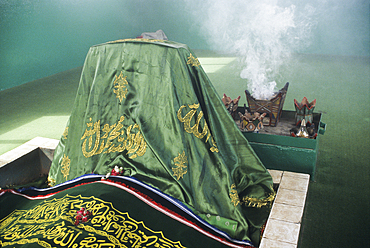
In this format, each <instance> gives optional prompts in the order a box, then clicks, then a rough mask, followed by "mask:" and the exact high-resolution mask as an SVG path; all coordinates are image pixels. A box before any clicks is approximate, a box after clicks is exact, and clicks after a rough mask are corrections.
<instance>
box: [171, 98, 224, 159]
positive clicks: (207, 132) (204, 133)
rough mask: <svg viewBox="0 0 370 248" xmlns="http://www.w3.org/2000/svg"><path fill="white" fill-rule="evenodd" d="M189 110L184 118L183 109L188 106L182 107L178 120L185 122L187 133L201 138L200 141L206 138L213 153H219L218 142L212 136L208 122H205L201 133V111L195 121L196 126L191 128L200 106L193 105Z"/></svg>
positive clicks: (178, 113) (178, 112)
mask: <svg viewBox="0 0 370 248" xmlns="http://www.w3.org/2000/svg"><path fill="white" fill-rule="evenodd" d="M188 106H189V108H191V110H190V111H189V112H188V113H187V114H186V115H185V116H184V117H182V116H181V112H182V109H183V108H186V105H182V106H181V107H180V109H179V110H178V111H177V118H178V119H179V121H181V122H183V123H184V129H185V131H186V132H187V133H192V134H194V136H195V137H197V138H199V139H202V138H204V137H206V136H207V137H206V140H205V143H207V142H209V143H210V144H211V148H210V150H211V152H218V148H217V145H216V142H215V141H214V139H213V137H212V135H211V132H210V130H209V128H208V125H207V122H206V121H205V120H204V121H203V122H204V125H203V130H202V132H199V127H200V126H201V120H202V117H203V111H200V112H199V114H198V116H197V120H196V121H195V124H194V125H193V126H192V127H191V124H190V123H191V122H192V120H193V117H194V115H195V113H196V112H197V109H198V108H199V106H200V105H199V104H192V105H188Z"/></svg>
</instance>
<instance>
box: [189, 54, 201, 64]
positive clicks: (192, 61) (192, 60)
mask: <svg viewBox="0 0 370 248" xmlns="http://www.w3.org/2000/svg"><path fill="white" fill-rule="evenodd" d="M187 64H188V65H192V66H196V67H199V65H200V63H199V60H198V58H195V57H194V56H193V54H191V53H190V56H189V57H188V62H187Z"/></svg>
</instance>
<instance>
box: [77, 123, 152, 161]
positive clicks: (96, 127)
mask: <svg viewBox="0 0 370 248" xmlns="http://www.w3.org/2000/svg"><path fill="white" fill-rule="evenodd" d="M124 120H125V117H124V116H121V117H120V119H119V121H118V122H117V123H114V124H113V125H109V124H105V125H104V126H103V128H100V120H98V121H97V122H94V123H93V122H92V119H91V118H90V119H89V121H90V122H88V123H86V126H87V128H86V130H85V132H84V134H83V136H82V138H81V140H84V141H83V143H82V153H83V155H84V156H85V157H86V158H89V157H91V156H94V155H98V154H101V153H111V152H123V151H125V150H126V151H127V153H126V154H130V156H129V158H130V159H134V158H136V157H137V156H143V155H144V154H145V152H146V147H147V144H146V142H145V140H144V137H143V135H142V133H141V131H140V127H139V125H138V124H131V125H130V126H128V127H127V129H126V130H124V129H123V124H122V122H123V121H124ZM101 134H103V135H101ZM125 136H126V137H125ZM93 137H95V138H93ZM117 143H118V145H117Z"/></svg>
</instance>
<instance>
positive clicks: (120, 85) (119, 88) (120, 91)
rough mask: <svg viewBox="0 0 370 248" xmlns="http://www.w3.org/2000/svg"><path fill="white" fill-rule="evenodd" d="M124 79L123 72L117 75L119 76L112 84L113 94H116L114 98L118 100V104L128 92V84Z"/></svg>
mask: <svg viewBox="0 0 370 248" xmlns="http://www.w3.org/2000/svg"><path fill="white" fill-rule="evenodd" d="M126 78H127V76H126V77H123V72H122V71H121V73H120V74H119V76H118V77H117V76H116V79H115V80H114V82H113V85H114V88H115V89H113V92H114V94H116V97H117V98H118V99H119V102H122V100H123V98H126V94H127V92H128V90H127V88H126V85H128V82H127V80H126Z"/></svg>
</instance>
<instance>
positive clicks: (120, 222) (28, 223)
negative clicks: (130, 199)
mask: <svg viewBox="0 0 370 248" xmlns="http://www.w3.org/2000/svg"><path fill="white" fill-rule="evenodd" d="M81 207H84V208H85V209H88V210H89V211H90V212H91V213H92V217H91V219H90V220H89V221H88V222H86V223H83V224H79V226H78V227H79V228H76V227H75V226H74V225H73V223H74V221H75V216H76V213H77V211H78V210H79V209H80V208H81ZM0 223H1V225H0V233H1V239H2V241H0V244H2V246H4V247H5V246H11V245H15V244H27V243H35V244H38V245H41V246H43V247H50V248H51V247H55V246H58V247H59V246H61V247H71V248H72V247H175V248H182V247H184V246H182V245H181V243H180V241H172V240H170V239H168V238H166V237H165V236H164V234H163V232H162V231H153V230H151V229H150V228H149V227H147V226H146V225H145V224H144V222H142V221H136V220H135V219H133V218H131V217H130V215H129V213H128V212H120V211H118V210H117V209H115V208H114V206H113V205H112V204H111V203H110V202H105V201H103V200H101V199H99V198H96V197H94V196H90V197H83V196H81V195H78V196H71V195H68V194H67V195H65V196H63V197H62V198H59V199H52V200H44V201H43V202H42V203H40V204H38V205H37V206H36V207H34V208H32V209H29V210H15V211H13V212H12V213H11V214H9V215H8V216H7V217H5V218H4V219H2V220H0ZM80 228H81V229H80ZM83 230H86V231H88V232H89V234H88V235H84V236H83V235H81V234H82V233H83V232H82V231H83ZM40 236H42V238H43V240H40V239H39V237H40Z"/></svg>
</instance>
